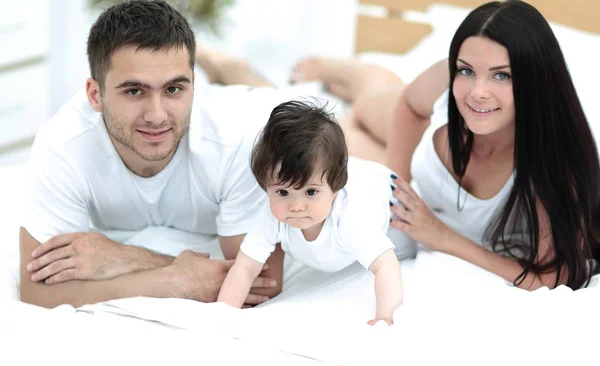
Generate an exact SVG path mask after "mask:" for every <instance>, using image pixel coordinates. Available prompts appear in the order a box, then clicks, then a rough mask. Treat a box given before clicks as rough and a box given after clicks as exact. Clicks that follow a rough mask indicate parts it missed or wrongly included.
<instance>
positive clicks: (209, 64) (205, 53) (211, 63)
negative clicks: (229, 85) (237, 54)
mask: <svg viewBox="0 0 600 366" xmlns="http://www.w3.org/2000/svg"><path fill="white" fill-rule="evenodd" d="M230 59H232V57H231V56H229V55H228V54H227V53H225V52H221V51H217V50H215V49H212V48H209V47H206V46H204V45H203V44H201V43H198V44H196V58H195V60H196V63H197V64H198V65H199V66H200V67H201V68H202V69H203V70H204V72H206V75H207V76H208V78H209V81H210V82H211V83H218V82H220V81H221V72H220V69H221V65H223V64H224V63H226V62H227V61H229V60H230Z"/></svg>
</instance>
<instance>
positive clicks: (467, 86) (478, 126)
mask: <svg viewBox="0 0 600 366" xmlns="http://www.w3.org/2000/svg"><path fill="white" fill-rule="evenodd" d="M456 69H457V72H456V76H455V78H454V84H453V85H452V92H453V94H454V98H455V99H456V105H457V107H458V110H459V112H460V114H461V115H462V116H463V118H464V119H465V122H466V124H467V127H468V128H469V130H471V132H473V133H474V134H476V135H489V134H492V133H495V132H498V131H501V130H504V129H505V128H514V122H515V105H514V99H513V89H512V78H511V70H510V60H509V57H508V51H507V50H506V48H505V47H504V46H502V45H500V44H498V43H496V42H494V41H492V40H490V39H488V38H484V37H469V38H467V39H466V40H465V41H464V42H463V44H462V45H461V47H460V50H459V52H458V58H457V60H456Z"/></svg>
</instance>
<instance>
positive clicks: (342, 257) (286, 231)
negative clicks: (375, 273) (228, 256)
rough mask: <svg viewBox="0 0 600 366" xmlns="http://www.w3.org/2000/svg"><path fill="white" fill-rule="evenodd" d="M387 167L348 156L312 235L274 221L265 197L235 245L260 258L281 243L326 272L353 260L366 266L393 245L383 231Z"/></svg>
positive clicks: (386, 211)
mask: <svg viewBox="0 0 600 366" xmlns="http://www.w3.org/2000/svg"><path fill="white" fill-rule="evenodd" d="M390 173H391V171H390V170H389V169H387V168H386V167H384V166H383V165H380V164H377V163H374V162H369V161H364V160H360V159H357V158H352V157H351V158H350V159H349V162H348V183H347V184H346V186H345V187H344V188H342V189H341V190H340V191H339V192H338V193H337V196H336V197H335V199H334V201H333V205H332V208H331V212H330V214H329V216H328V217H327V218H326V219H325V223H324V224H323V228H322V229H321V232H320V233H319V235H318V237H317V239H315V240H314V241H307V240H306V239H305V238H304V235H303V234H302V230H300V229H296V228H293V227H291V226H289V225H287V224H284V223H281V222H279V221H277V219H275V217H274V216H273V214H272V213H271V210H270V208H269V202H268V201H266V202H264V203H263V205H262V208H261V212H260V213H259V215H258V217H257V220H256V222H255V224H254V225H252V229H251V230H250V231H249V232H248V234H247V235H246V237H245V238H244V241H243V243H242V246H241V249H240V250H241V251H242V252H243V253H244V254H245V255H247V256H248V257H250V258H252V259H254V260H255V261H257V262H260V263H264V262H265V261H266V260H267V258H268V257H269V255H270V254H271V253H272V252H273V250H274V249H275V245H276V244H277V243H281V247H282V249H283V250H284V251H285V252H286V253H288V254H289V255H291V256H292V257H293V258H294V259H295V260H297V261H299V262H301V263H303V264H305V265H307V266H310V267H313V268H317V269H319V270H322V271H325V272H335V271H339V270H341V269H343V268H345V267H347V266H349V265H350V264H352V263H353V262H355V261H358V262H359V263H360V264H361V265H363V266H364V267H365V268H367V269H368V268H369V267H370V266H371V263H373V261H375V259H377V257H379V256H380V255H381V254H383V252H385V251H386V250H388V249H392V248H394V244H393V243H392V240H391V239H390V238H389V237H388V235H387V232H388V228H389V223H390V205H389V201H390V197H391V189H390V184H391V178H390Z"/></svg>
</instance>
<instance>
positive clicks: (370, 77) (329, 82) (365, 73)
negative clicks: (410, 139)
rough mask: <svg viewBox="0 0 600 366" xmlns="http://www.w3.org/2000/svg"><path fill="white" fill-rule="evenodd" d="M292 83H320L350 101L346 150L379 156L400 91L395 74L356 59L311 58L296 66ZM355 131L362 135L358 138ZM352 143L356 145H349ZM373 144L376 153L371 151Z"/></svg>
mask: <svg viewBox="0 0 600 366" xmlns="http://www.w3.org/2000/svg"><path fill="white" fill-rule="evenodd" d="M292 80H295V81H313V80H320V81H322V82H323V83H324V84H325V86H326V87H327V88H328V89H329V91H331V92H332V93H333V94H335V95H337V96H339V97H341V98H344V99H346V100H348V101H350V102H351V103H352V113H350V114H349V115H348V116H346V118H344V119H343V121H342V123H343V125H344V128H345V130H346V133H347V134H348V135H351V136H353V138H352V139H351V140H349V141H348V143H349V145H350V146H349V149H350V151H351V152H352V151H355V152H358V151H363V152H364V153H366V155H369V156H382V154H383V153H384V152H385V145H386V141H387V136H388V132H389V130H390V124H391V123H392V120H393V116H394V109H395V107H396V103H397V101H398V99H399V98H400V95H401V94H402V90H403V89H404V83H403V82H402V80H401V79H400V77H398V75H396V74H394V73H393V72H392V71H390V70H387V69H385V68H383V67H380V66H377V65H372V64H367V63H363V62H360V61H357V60H342V59H335V58H327V57H311V58H307V59H305V60H302V61H300V62H299V63H298V64H297V65H296V67H295V68H294V71H293V74H292ZM350 129H354V131H351V130H350ZM359 130H360V131H359ZM359 132H362V134H360V137H359V138H358V137H357V136H359V134H358V133H359ZM365 135H366V136H365ZM368 137H370V139H371V140H373V141H371V143H366V141H367V140H368V139H367V138H368ZM355 143H357V145H356V146H352V144H355ZM376 145H377V146H379V150H380V151H378V152H375V149H374V148H375V146H376ZM382 151H383V153H382ZM355 155H356V154H355ZM377 160H378V161H379V160H380V159H377Z"/></svg>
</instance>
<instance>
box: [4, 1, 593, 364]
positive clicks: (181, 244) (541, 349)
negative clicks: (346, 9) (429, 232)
mask: <svg viewBox="0 0 600 366" xmlns="http://www.w3.org/2000/svg"><path fill="white" fill-rule="evenodd" d="M465 14H466V12H465V10H462V9H457V8H453V7H447V6H442V5H439V6H432V7H431V8H430V10H429V12H428V13H426V14H417V13H414V14H411V16H412V17H413V18H415V19H417V18H419V19H421V20H422V21H425V22H429V23H430V24H433V26H434V33H433V34H432V35H431V36H429V37H428V38H427V39H425V40H424V41H423V42H422V43H421V44H420V45H419V46H417V47H416V48H415V49H414V50H413V51H412V52H411V53H409V54H407V55H405V56H390V55H380V54H379V55H377V54H367V55H362V56H361V57H362V58H363V59H365V60H369V61H374V62H377V63H380V64H383V65H386V66H388V67H390V68H392V69H393V70H396V71H397V72H398V73H399V74H400V75H401V76H402V77H403V78H404V79H405V81H410V80H412V78H414V77H415V76H416V75H417V74H418V72H419V71H420V70H421V69H422V68H423V67H425V66H427V65H428V64H431V63H433V62H435V61H436V60H438V59H441V58H442V57H445V55H446V53H447V47H448V44H449V35H451V34H452V32H453V30H454V29H455V28H456V26H457V25H458V22H459V21H460V19H462V17H463V16H464V15H465ZM555 30H557V35H558V36H559V40H560V41H561V44H562V45H563V47H564V48H565V54H566V56H567V60H568V62H569V65H570V67H571V71H572V73H573V78H574V80H575V83H576V86H577V88H578V90H579V93H580V97H581V99H582V102H583V103H584V108H585V109H586V112H587V113H588V117H589V119H590V122H591V123H592V126H593V129H594V131H595V132H596V136H600V133H599V132H597V131H596V130H597V128H598V127H597V125H598V124H600V118H599V117H600V111H599V109H598V107H597V105H596V104H597V103H595V99H596V98H595V95H596V88H597V86H598V85H600V80H599V77H600V74H598V73H596V72H595V65H592V64H591V63H592V62H593V63H595V62H597V60H598V55H595V57H594V54H593V53H594V52H598V50H600V37H599V36H597V35H589V34H585V33H583V32H575V31H573V30H570V29H567V28H562V27H558V26H555ZM582 42H585V44H586V45H589V46H585V47H583V48H582V47H579V48H576V47H575V45H577V44H579V45H581V44H582ZM290 52H293V51H290ZM582 55H583V56H582ZM288 56H289V55H288ZM288 58H289V57H288ZM424 60H426V61H424ZM307 90H314V88H313V89H307ZM24 174H25V168H24V166H14V167H4V168H0V204H1V206H0V243H1V244H0V309H1V310H2V311H0V336H3V337H2V339H4V341H2V343H1V345H0V349H2V351H1V352H0V363H2V364H4V361H5V360H14V358H11V357H12V355H15V356H16V355H19V354H20V357H26V360H27V362H26V363H32V364H33V363H40V361H44V362H46V363H48V360H51V362H50V363H58V362H59V361H60V362H62V363H63V364H65V363H66V364H80V363H82V362H79V361H78V360H77V359H76V358H75V357H74V356H69V354H68V353H67V352H65V350H69V351H73V350H74V351H75V353H76V354H81V355H85V357H86V360H88V361H89V360H91V361H89V362H91V363H93V364H106V363H107V362H110V363H111V364H132V363H136V364H137V363H142V362H151V363H163V362H164V363H166V362H169V363H172V362H174V361H175V362H177V361H182V362H184V363H186V364H189V363H191V362H194V361H196V360H198V361H201V362H204V363H207V364H211V365H220V364H223V365H225V364H233V363H242V362H244V363H246V362H247V363H250V364H255V363H260V364H264V365H279V364H286V365H288V364H291V365H296V364H297V365H314V364H335V365H341V364H356V365H366V364H374V363H375V360H378V361H381V363H384V364H400V363H402V362H405V363H408V364H411V365H412V364H430V363H433V362H437V363H443V364H447V363H450V364H477V365H479V364H498V365H501V364H502V365H503V364H527V363H533V362H534V364H542V363H546V362H549V363H550V364H558V363H566V362H568V363H569V364H593V360H594V359H596V358H595V357H594V358H592V356H593V354H592V352H593V351H594V349H595V347H594V346H593V345H594V344H596V343H597V342H595V340H594V338H593V337H592V333H591V331H592V330H595V329H598V326H599V325H600V320H598V317H597V316H596V314H597V309H598V306H599V305H600V286H599V287H591V288H588V289H583V290H580V291H577V292H573V291H571V290H569V289H568V288H565V287H560V288H558V289H556V290H553V291H549V290H547V289H541V290H538V291H535V292H531V293H530V292H526V291H522V290H519V289H516V288H513V287H511V286H509V285H507V284H506V283H505V282H504V281H503V280H501V279H500V278H498V277H496V276H494V275H491V274H489V273H487V272H484V271H482V270H480V269H478V268H476V267H474V266H472V265H470V264H468V263H465V262H463V261H460V260H458V259H456V258H452V257H449V256H446V255H443V254H439V253H431V252H427V251H422V252H420V253H419V255H418V256H417V258H416V259H415V260H408V261H404V262H403V263H402V268H403V276H404V283H405V304H404V305H403V306H402V307H401V308H400V309H399V310H398V311H397V312H396V314H395V318H394V319H395V325H394V326H393V327H386V326H383V325H378V326H376V327H369V326H367V325H366V321H367V320H368V319H370V318H371V317H372V316H373V313H374V294H373V283H372V281H373V278H372V275H371V274H370V273H368V272H366V271H365V270H364V269H362V268H361V267H360V266H359V265H353V266H351V267H349V268H347V269H345V270H343V271H341V272H338V273H335V274H324V273H320V272H317V271H314V270H311V269H309V268H306V267H302V266H300V265H298V264H297V263H293V262H292V261H291V260H287V261H286V271H285V284H284V292H283V293H282V294H281V295H280V296H278V297H277V298H275V299H273V300H271V301H269V302H268V303H266V304H264V305H263V306H259V307H257V308H254V309H247V310H234V309H231V308H228V307H226V306H224V305H222V304H201V303H196V302H192V301H187V300H179V299H151V298H132V299H121V300H114V301H109V302H107V303H102V304H95V305H88V306H84V307H83V308H80V309H77V310H76V309H73V308H72V307H70V306H61V307H59V308H57V309H53V310H45V309H41V308H38V307H34V306H30V305H27V304H23V303H20V302H18V301H17V300H16V299H17V297H18V293H17V281H18V244H17V240H18V226H19V225H18V223H19V215H20V211H21V207H22V201H21V200H22V197H23V195H22V192H23V189H24V183H25V182H26V181H25V179H24ZM119 235H120V236H128V237H131V239H130V240H131V241H135V242H145V243H148V244H149V245H150V246H151V247H152V248H153V249H155V250H160V251H163V252H165V253H170V254H177V253H178V252H179V251H180V250H182V249H184V248H185V247H186V246H187V245H192V244H191V243H194V248H195V249H196V250H202V251H209V252H211V253H212V254H213V256H214V257H216V256H219V255H220V253H219V250H218V249H217V246H216V244H215V241H214V239H213V238H200V239H199V238H197V237H194V236H192V235H191V234H189V233H182V232H176V231H173V230H170V229H166V228H148V229H146V230H144V231H142V232H141V233H119ZM597 282H598V279H595V280H594V284H596V283H597ZM142 319H145V320H142ZM55 331H57V332H58V335H57V334H55V333H54V332H55ZM33 345H35V347H36V348H35V352H32V351H31V350H30V347H34V346H33ZM120 350H121V351H124V352H125V353H124V354H123V355H122V356H117V355H118V354H119V353H118V352H119V351H120ZM207 361H208V362H207ZM586 361H587V362H586ZM89 362H86V363H89ZM13 363H16V362H13Z"/></svg>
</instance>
